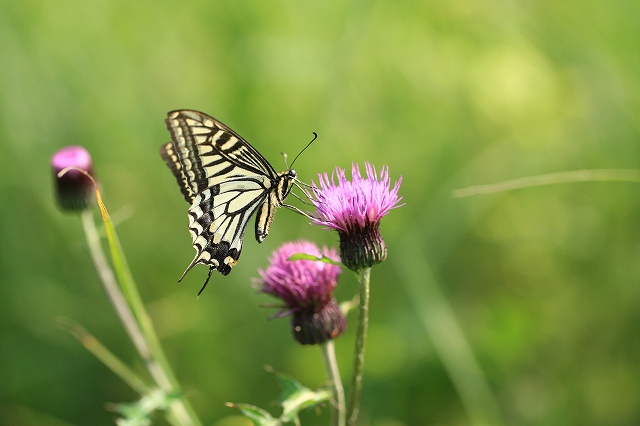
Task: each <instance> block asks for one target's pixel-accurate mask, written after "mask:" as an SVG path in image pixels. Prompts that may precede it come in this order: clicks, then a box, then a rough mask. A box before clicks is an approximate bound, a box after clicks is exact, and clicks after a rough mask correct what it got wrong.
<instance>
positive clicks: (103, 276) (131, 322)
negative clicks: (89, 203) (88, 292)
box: [81, 191, 201, 425]
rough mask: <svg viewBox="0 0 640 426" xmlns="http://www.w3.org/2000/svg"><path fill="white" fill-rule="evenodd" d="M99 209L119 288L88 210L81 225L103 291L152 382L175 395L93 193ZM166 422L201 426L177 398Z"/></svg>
mask: <svg viewBox="0 0 640 426" xmlns="http://www.w3.org/2000/svg"><path fill="white" fill-rule="evenodd" d="M96 194H97V199H98V203H99V205H100V210H101V212H102V216H103V220H104V224H105V231H106V233H107V240H108V243H109V247H110V249H111V255H112V258H113V262H114V265H115V267H116V273H117V275H118V278H120V280H121V282H120V285H119V284H118V280H117V278H116V274H114V272H113V270H112V269H111V266H110V265H109V262H108V261H107V258H106V256H105V254H104V251H103V249H102V244H101V242H100V236H99V233H98V230H97V228H96V224H95V221H94V220H93V215H92V212H91V210H85V211H84V212H82V215H81V216H82V225H83V228H84V231H85V235H86V238H87V244H88V245H89V251H90V252H91V257H92V259H93V262H94V264H95V267H96V269H97V270H98V275H99V276H100V280H101V281H102V284H103V286H104V288H105V291H106V293H107V296H108V297H109V300H110V301H111V304H112V305H113V307H114V309H115V310H116V313H117V314H118V317H119V318H120V321H121V322H122V324H123V326H124V328H125V330H126V331H127V333H128V334H129V336H130V338H131V340H132V341H133V344H134V346H135V347H136V349H137V351H138V353H139V354H140V356H141V357H142V359H143V360H144V362H145V365H146V367H147V369H148V370H149V373H150V374H151V376H152V377H153V379H154V381H155V383H156V384H157V385H158V387H160V388H161V389H162V390H163V391H164V392H165V393H170V392H175V391H177V390H178V389H179V386H178V382H177V380H176V379H175V376H174V375H173V372H172V371H171V368H170V367H169V363H168V362H167V359H166V357H165V355H164V351H163V350H162V346H161V345H160V341H159V339H158V336H157V335H156V333H155V329H154V328H153V325H152V324H151V320H150V318H149V316H148V314H147V312H146V309H145V308H144V304H143V303H142V300H141V298H140V295H139V293H138V292H137V288H136V286H135V282H134V281H133V278H132V277H131V274H130V272H129V270H128V267H127V266H126V260H125V258H124V253H123V252H122V249H121V248H120V245H119V243H118V241H117V236H116V235H115V229H113V225H112V223H111V221H110V218H109V215H108V213H107V212H106V208H105V207H104V204H102V201H101V197H100V195H99V192H97V191H96ZM121 286H122V287H123V288H124V289H125V290H126V291H127V295H128V296H129V297H128V298H127V297H126V296H125V294H124V293H123V291H122V289H121ZM167 416H168V417H167V420H168V421H169V423H171V424H174V425H200V424H201V423H200V420H199V419H198V417H197V416H196V414H195V412H194V411H193V408H192V407H191V405H190V404H189V402H188V401H187V400H186V399H185V398H177V399H175V400H174V401H173V403H172V404H171V406H170V407H169V410H168V413H167Z"/></svg>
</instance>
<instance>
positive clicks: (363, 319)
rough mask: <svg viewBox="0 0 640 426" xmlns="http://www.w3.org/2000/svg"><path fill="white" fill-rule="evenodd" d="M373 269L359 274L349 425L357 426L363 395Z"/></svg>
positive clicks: (367, 269) (364, 270)
mask: <svg viewBox="0 0 640 426" xmlns="http://www.w3.org/2000/svg"><path fill="white" fill-rule="evenodd" d="M370 276H371V268H366V269H362V270H360V271H359V274H358V282H359V284H360V304H359V305H358V323H357V324H356V346H355V350H354V354H353V371H352V372H351V387H350V389H349V399H348V400H347V424H348V425H355V424H356V423H357V420H358V413H359V412H360V394H361V393H362V376H363V374H364V352H365V346H366V342H367V329H368V327H369V281H370Z"/></svg>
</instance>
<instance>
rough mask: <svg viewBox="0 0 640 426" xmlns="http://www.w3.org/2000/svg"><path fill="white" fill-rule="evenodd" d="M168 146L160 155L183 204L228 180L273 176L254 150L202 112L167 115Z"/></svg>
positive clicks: (180, 112) (189, 111) (262, 158)
mask: <svg viewBox="0 0 640 426" xmlns="http://www.w3.org/2000/svg"><path fill="white" fill-rule="evenodd" d="M165 122H166V124H167V129H169V133H171V139H172V142H169V143H167V144H165V145H163V146H162V147H160V155H161V156H162V158H163V159H164V160H165V162H166V163H167V165H168V166H169V169H171V172H172V173H173V175H174V176H175V177H176V180H177V181H178V185H179V186H180V189H181V191H182V194H183V195H184V197H185V199H186V200H187V202H189V203H192V202H193V199H194V197H195V196H196V195H197V194H199V193H200V192H202V191H204V190H205V189H207V188H210V187H212V186H213V185H216V184H219V183H222V182H224V181H226V180H228V179H230V178H238V177H242V176H255V175H266V176H268V177H269V178H270V179H271V180H275V179H276V178H277V173H276V172H275V170H274V169H273V167H271V164H269V162H268V161H267V160H266V159H265V158H264V157H263V156H262V154H260V153H259V152H258V151H257V150H256V149H255V148H254V147H252V146H251V145H250V144H249V143H248V142H247V141H245V140H244V139H243V138H242V137H241V136H240V135H238V134H237V133H236V132H234V131H233V130H231V129H230V128H229V127H227V126H226V125H224V124H223V123H221V122H220V121H218V120H216V119H215V118H213V117H210V116H208V115H207V114H204V113H202V112H198V111H191V110H178V111H171V112H170V113H169V114H168V116H167V119H166V120H165Z"/></svg>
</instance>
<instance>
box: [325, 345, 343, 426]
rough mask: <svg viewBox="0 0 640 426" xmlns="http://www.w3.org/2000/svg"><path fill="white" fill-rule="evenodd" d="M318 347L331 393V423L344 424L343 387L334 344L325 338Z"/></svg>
mask: <svg viewBox="0 0 640 426" xmlns="http://www.w3.org/2000/svg"><path fill="white" fill-rule="evenodd" d="M320 348H321V352H322V359H323V360H324V368H325V370H326V372H327V378H328V379H329V383H330V384H331V394H332V398H333V401H332V404H331V425H332V426H345V411H344V388H343V387H342V379H340V371H339V370H338V362H337V360H336V348H335V344H334V343H333V340H327V341H326V342H325V343H324V344H322V345H320Z"/></svg>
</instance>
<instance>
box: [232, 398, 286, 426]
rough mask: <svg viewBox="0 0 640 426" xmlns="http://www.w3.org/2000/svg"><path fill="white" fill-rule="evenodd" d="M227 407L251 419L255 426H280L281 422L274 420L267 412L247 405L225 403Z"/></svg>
mask: <svg viewBox="0 0 640 426" xmlns="http://www.w3.org/2000/svg"><path fill="white" fill-rule="evenodd" d="M227 407H232V408H237V409H238V410H240V412H241V413H242V414H244V416H245V417H247V418H249V419H251V420H252V421H253V424H255V425H256V426H280V425H281V424H282V422H281V421H280V420H279V419H276V418H274V417H273V416H272V415H271V414H269V412H268V411H265V410H263V409H262V408H260V407H256V406H255V405H249V404H234V403H231V402H229V403H227Z"/></svg>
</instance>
